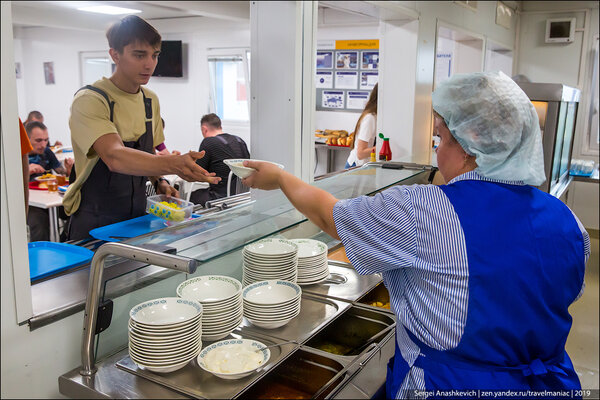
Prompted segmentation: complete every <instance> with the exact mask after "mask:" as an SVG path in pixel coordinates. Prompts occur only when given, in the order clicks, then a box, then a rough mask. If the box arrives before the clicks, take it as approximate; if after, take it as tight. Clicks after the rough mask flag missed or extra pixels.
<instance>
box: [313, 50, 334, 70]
mask: <svg viewBox="0 0 600 400" xmlns="http://www.w3.org/2000/svg"><path fill="white" fill-rule="evenodd" d="M332 68H333V51H317V69H332Z"/></svg>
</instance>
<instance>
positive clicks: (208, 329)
mask: <svg viewBox="0 0 600 400" xmlns="http://www.w3.org/2000/svg"><path fill="white" fill-rule="evenodd" d="M177 296H179V297H182V298H184V299H191V300H196V301H197V302H199V303H200V304H202V307H203V309H204V315H203V316H202V340H207V341H213V340H219V339H222V338H224V337H226V336H227V335H229V334H230V333H231V332H233V330H234V329H235V328H237V327H238V326H239V325H240V324H241V323H242V319H243V315H242V312H243V311H242V284H241V283H240V281H238V280H237V279H234V278H230V277H228V276H221V275H206V276H200V277H197V278H192V279H188V280H187V281H185V282H183V283H181V284H180V285H179V286H177Z"/></svg>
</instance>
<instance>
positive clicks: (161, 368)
mask: <svg viewBox="0 0 600 400" xmlns="http://www.w3.org/2000/svg"><path fill="white" fill-rule="evenodd" d="M195 357H196V356H194V357H191V358H190V359H189V360H183V361H181V362H178V363H175V364H170V365H165V366H152V365H145V364H143V363H140V362H136V361H133V362H135V363H136V364H137V365H138V367H140V368H141V369H146V370H148V371H152V372H157V373H159V374H166V373H169V372H175V371H177V370H179V369H181V368H183V367H185V366H186V365H187V364H188V363H189V362H190V361H192V360H193V359H194V358H195ZM132 360H133V358H132Z"/></svg>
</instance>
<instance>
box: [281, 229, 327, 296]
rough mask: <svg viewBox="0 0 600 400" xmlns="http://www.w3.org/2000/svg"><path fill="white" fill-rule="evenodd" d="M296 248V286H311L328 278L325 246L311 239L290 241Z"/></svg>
mask: <svg viewBox="0 0 600 400" xmlns="http://www.w3.org/2000/svg"><path fill="white" fill-rule="evenodd" d="M290 241H291V242H293V243H296V245H297V246H298V280H297V281H296V282H297V283H298V285H301V286H304V285H313V284H315V283H320V282H323V281H325V280H326V279H327V278H328V277H329V264H327V245H326V244H325V243H323V242H320V241H318V240H313V239H291V240H290Z"/></svg>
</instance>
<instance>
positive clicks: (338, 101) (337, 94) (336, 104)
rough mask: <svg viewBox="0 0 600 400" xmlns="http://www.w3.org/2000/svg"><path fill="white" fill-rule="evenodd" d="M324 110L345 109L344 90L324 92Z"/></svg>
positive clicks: (322, 104) (322, 98) (322, 99)
mask: <svg viewBox="0 0 600 400" xmlns="http://www.w3.org/2000/svg"><path fill="white" fill-rule="evenodd" d="M321 106H322V107H323V108H337V109H343V108H344V92H343V91H342V90H323V94H322V96H321Z"/></svg>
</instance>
